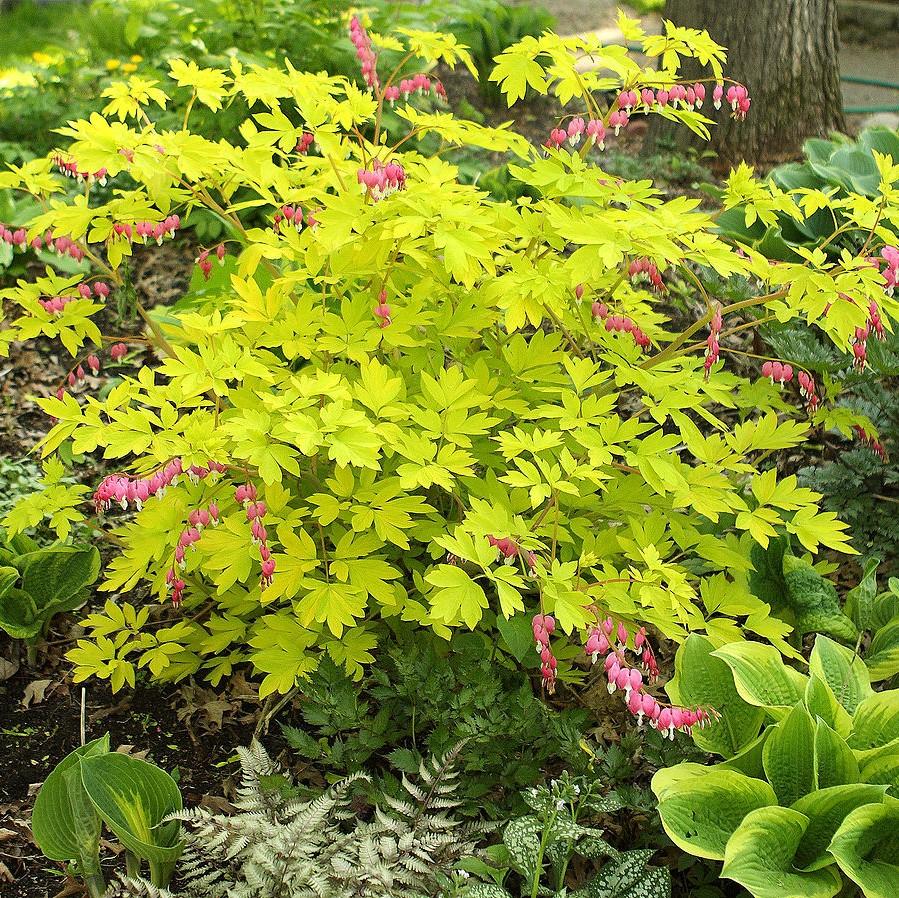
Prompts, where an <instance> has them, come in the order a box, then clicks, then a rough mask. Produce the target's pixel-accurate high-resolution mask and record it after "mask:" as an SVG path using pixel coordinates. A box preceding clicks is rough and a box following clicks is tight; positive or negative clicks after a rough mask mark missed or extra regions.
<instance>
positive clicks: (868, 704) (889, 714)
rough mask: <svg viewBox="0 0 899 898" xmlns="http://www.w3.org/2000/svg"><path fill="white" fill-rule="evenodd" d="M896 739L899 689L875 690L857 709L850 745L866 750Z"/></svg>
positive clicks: (898, 717) (897, 736) (853, 719)
mask: <svg viewBox="0 0 899 898" xmlns="http://www.w3.org/2000/svg"><path fill="white" fill-rule="evenodd" d="M894 739H899V689H891V690H889V691H888V692H875V693H874V695H870V696H868V698H866V699H865V700H864V701H863V702H862V703H861V704H860V705H859V706H858V707H857V708H856V709H855V715H854V716H853V718H852V735H851V736H850V737H849V739H848V742H849V745H850V747H851V748H857V749H862V750H866V749H871V748H878V747H879V746H881V745H886V744H887V743H888V742H892V741H893V740H894Z"/></svg>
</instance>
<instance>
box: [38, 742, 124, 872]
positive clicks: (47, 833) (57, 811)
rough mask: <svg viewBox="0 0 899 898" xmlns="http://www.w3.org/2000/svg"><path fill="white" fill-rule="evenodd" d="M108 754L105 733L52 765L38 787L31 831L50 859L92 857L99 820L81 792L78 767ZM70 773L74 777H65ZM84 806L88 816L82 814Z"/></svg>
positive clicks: (97, 841)
mask: <svg viewBox="0 0 899 898" xmlns="http://www.w3.org/2000/svg"><path fill="white" fill-rule="evenodd" d="M108 751H109V735H108V734H107V735H106V736H103V737H102V738H100V739H94V741H93V742H88V743H87V744H86V745H82V746H81V747H80V748H76V749H75V751H73V752H72V753H71V754H69V755H66V757H64V758H63V759H62V760H61V761H60V762H59V763H58V764H57V765H56V767H55V768H54V769H53V772H52V773H51V774H50V775H49V776H48V777H47V779H46V780H45V781H44V785H43V786H41V791H40V792H38V794H37V798H36V799H35V801H34V811H33V813H32V815H31V831H32V832H33V833H34V840H35V842H37V844H38V847H39V848H40V849H41V851H43V852H44V854H45V855H46V856H47V857H48V858H50V859H51V860H54V861H75V860H81V859H82V858H85V859H87V858H90V857H93V856H96V854H97V851H98V848H99V844H100V818H99V816H98V815H97V813H96V811H94V809H93V805H92V804H91V802H90V799H89V798H88V797H87V794H86V793H85V791H84V787H83V786H82V784H81V776H80V773H79V772H78V767H79V766H80V765H81V763H82V761H83V760H84V759H86V758H90V757H92V756H93V755H97V754H106V753H107V752H108ZM70 771H74V772H75V773H76V775H75V776H74V777H68V776H67V773H68V772H70ZM85 805H86V806H87V808H89V810H90V811H92V812H93V814H92V815H91V814H90V813H88V814H85V813H84V809H85ZM91 816H92V817H93V819H90V818H91Z"/></svg>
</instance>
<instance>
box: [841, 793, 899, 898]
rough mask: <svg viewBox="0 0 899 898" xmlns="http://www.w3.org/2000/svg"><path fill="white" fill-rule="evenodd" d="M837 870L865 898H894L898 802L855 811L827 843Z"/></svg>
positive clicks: (898, 880)
mask: <svg viewBox="0 0 899 898" xmlns="http://www.w3.org/2000/svg"><path fill="white" fill-rule="evenodd" d="M830 853H831V854H832V855H833V856H834V857H835V858H836V859H837V863H838V864H839V866H840V869H841V870H842V871H843V872H844V873H845V874H846V875H847V876H848V877H849V878H850V879H851V880H852V881H853V882H855V883H857V884H858V885H859V886H860V887H861V889H862V891H863V892H864V894H865V898H896V894H897V888H899V802H896V801H892V802H889V803H886V804H868V805H864V806H863V807H860V808H856V809H855V810H854V811H852V813H850V814H849V816H848V817H846V819H845V820H844V821H843V825H842V826H841V827H840V828H839V829H838V830H837V832H836V834H835V835H834V837H833V841H832V842H831V843H830Z"/></svg>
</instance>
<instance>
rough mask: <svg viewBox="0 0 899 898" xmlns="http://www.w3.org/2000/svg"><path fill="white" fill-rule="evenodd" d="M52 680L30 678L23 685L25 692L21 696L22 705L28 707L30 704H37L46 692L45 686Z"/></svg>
mask: <svg viewBox="0 0 899 898" xmlns="http://www.w3.org/2000/svg"><path fill="white" fill-rule="evenodd" d="M51 682H52V680H32V681H31V682H30V683H29V684H28V685H27V686H26V687H25V694H24V695H23V696H22V707H23V708H30V707H31V706H32V705H39V704H40V703H41V702H42V701H43V700H44V698H45V696H46V694H47V687H48V686H49V685H50V683H51Z"/></svg>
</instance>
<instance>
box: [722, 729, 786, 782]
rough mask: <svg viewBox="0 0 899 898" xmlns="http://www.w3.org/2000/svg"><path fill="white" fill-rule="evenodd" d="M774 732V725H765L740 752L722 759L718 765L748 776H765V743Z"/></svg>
mask: <svg viewBox="0 0 899 898" xmlns="http://www.w3.org/2000/svg"><path fill="white" fill-rule="evenodd" d="M773 732H774V727H765V729H764V730H762V732H761V734H760V735H759V737H758V738H757V739H754V740H753V741H752V742H750V743H749V745H747V746H746V748H744V749H743V750H742V751H741V752H740V753H739V754H736V755H734V756H733V757H732V758H728V759H727V760H726V761H722V762H721V763H720V764H719V765H718V767H719V768H725V769H727V770H736V771H737V772H738V773H743V774H745V775H746V776H752V777H755V778H756V779H760V780H761V779H764V778H765V768H764V764H763V761H762V755H763V752H764V748H765V743H766V742H767V741H768V737H769V736H770V735H771V734H772V733H773Z"/></svg>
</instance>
